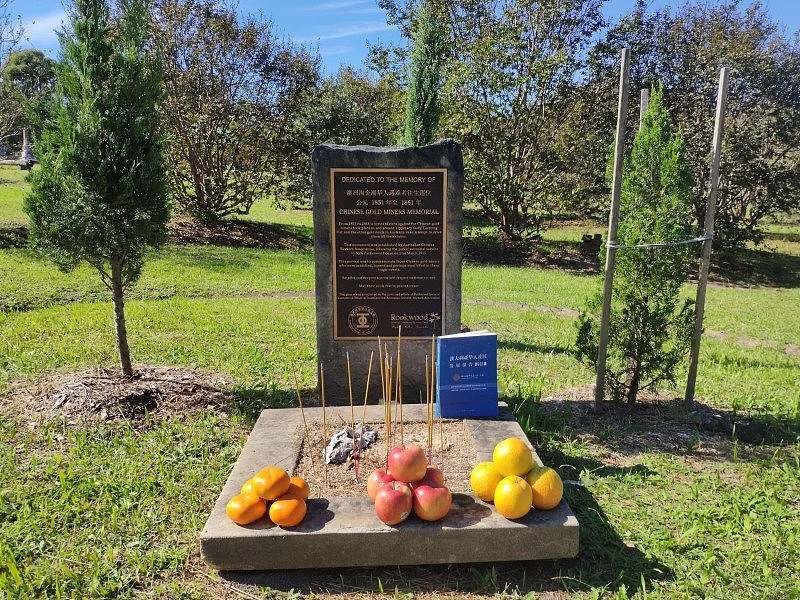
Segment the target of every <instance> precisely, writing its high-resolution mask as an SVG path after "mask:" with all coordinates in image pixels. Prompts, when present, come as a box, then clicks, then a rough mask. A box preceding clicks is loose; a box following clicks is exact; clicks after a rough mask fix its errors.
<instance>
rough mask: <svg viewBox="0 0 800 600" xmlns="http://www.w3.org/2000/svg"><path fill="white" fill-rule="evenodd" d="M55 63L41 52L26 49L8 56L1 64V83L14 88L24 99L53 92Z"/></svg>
mask: <svg viewBox="0 0 800 600" xmlns="http://www.w3.org/2000/svg"><path fill="white" fill-rule="evenodd" d="M54 66H55V61H54V60H53V59H52V58H48V57H47V56H45V55H44V53H43V52H42V51H41V50H36V49H34V48H28V49H26V50H19V51H16V52H12V53H11V54H9V55H8V58H7V59H6V61H5V63H4V64H3V82H4V83H7V84H9V85H12V86H14V87H15V88H16V89H17V90H18V91H19V92H20V94H22V96H23V97H25V98H35V97H37V96H44V95H46V94H48V93H50V92H51V91H53V84H54V83H55V69H54Z"/></svg>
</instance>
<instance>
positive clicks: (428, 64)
mask: <svg viewBox="0 0 800 600" xmlns="http://www.w3.org/2000/svg"><path fill="white" fill-rule="evenodd" d="M445 40H446V36H445V31H444V27H442V24H441V22H440V21H439V19H437V18H436V16H435V15H434V14H433V13H432V11H431V8H430V6H429V4H428V2H427V1H425V2H423V3H422V5H421V6H420V9H419V15H418V16H417V23H416V28H415V30H414V45H413V47H412V50H411V81H410V85H409V89H408V95H407V98H406V120H405V131H404V133H403V144H404V145H406V146H424V145H425V144H430V143H431V142H433V141H434V140H435V136H436V128H437V127H438V125H439V117H441V114H442V105H441V102H440V99H439V91H440V90H441V87H442V63H443V61H444V51H445Z"/></svg>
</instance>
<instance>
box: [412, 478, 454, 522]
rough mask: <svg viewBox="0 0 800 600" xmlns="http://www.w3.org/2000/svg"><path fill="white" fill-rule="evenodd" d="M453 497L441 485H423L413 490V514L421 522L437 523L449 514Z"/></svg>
mask: <svg viewBox="0 0 800 600" xmlns="http://www.w3.org/2000/svg"><path fill="white" fill-rule="evenodd" d="M452 503H453V496H452V495H451V494H450V490H449V489H448V488H447V487H446V486H443V485H435V484H433V485H427V484H423V485H420V486H417V487H416V488H414V502H413V508H414V514H415V515H417V516H418V517H419V518H420V519H422V520H423V521H438V520H439V519H442V518H444V517H445V516H446V515H447V513H448V512H450V505H451V504H452Z"/></svg>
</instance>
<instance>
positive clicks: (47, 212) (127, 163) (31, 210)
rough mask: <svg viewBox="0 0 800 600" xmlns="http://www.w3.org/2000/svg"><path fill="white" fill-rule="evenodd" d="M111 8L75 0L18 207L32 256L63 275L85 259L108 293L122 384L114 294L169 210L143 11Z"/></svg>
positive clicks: (121, 328)
mask: <svg viewBox="0 0 800 600" xmlns="http://www.w3.org/2000/svg"><path fill="white" fill-rule="evenodd" d="M117 8H118V13H117V14H118V17H116V18H113V17H112V15H111V10H110V7H109V5H108V2H107V1H106V0H75V3H74V6H73V10H72V12H71V31H65V32H62V33H61V34H60V36H59V37H60V42H61V50H62V55H63V58H62V60H61V62H60V63H58V64H57V65H56V92H55V94H54V96H53V99H52V101H51V102H50V103H49V104H48V105H47V107H46V111H45V116H44V117H43V122H42V123H41V126H42V133H41V135H40V137H39V140H38V142H37V145H36V151H37V156H38V157H39V160H40V163H41V164H40V168H39V169H38V170H35V171H33V172H32V175H31V179H30V182H31V191H30V193H29V194H28V195H27V196H26V198H25V204H24V207H25V211H26V212H27V214H28V216H29V219H30V233H31V242H32V244H33V246H34V248H35V249H37V250H38V251H40V252H41V253H43V254H45V255H47V256H49V257H50V258H51V259H52V260H53V261H54V262H55V263H56V264H57V265H58V266H59V267H60V268H61V269H62V270H65V271H66V270H70V269H72V268H74V267H75V266H76V265H77V264H78V263H79V262H81V261H86V262H87V263H89V264H90V265H92V266H93V267H94V268H95V269H96V270H97V272H98V273H99V275H100V277H101V278H102V281H103V283H104V284H105V285H106V287H108V289H109V290H110V291H111V295H112V299H113V304H114V317H115V328H116V336H117V345H118V349H119V358H120V364H121V367H122V372H123V373H124V374H125V375H127V376H132V375H133V368H132V365H131V358H130V350H129V346H128V337H127V328H126V323H125V309H124V294H125V291H126V290H127V289H128V288H129V287H130V286H131V285H132V284H133V283H134V282H135V281H136V280H137V279H138V278H139V275H140V273H141V269H142V265H143V261H144V252H145V250H146V248H147V247H149V246H156V245H158V244H160V243H162V242H163V240H164V239H165V237H166V224H167V220H168V218H169V207H168V203H167V199H166V188H165V174H164V167H163V165H164V161H163V158H162V143H161V138H160V128H159V117H158V112H157V110H156V109H157V106H158V101H159V99H160V97H161V75H160V69H159V67H158V63H157V61H156V59H155V58H154V57H153V55H152V54H151V53H150V52H149V50H148V34H147V19H148V6H147V5H146V3H145V0H120V1H119V4H118V6H117Z"/></svg>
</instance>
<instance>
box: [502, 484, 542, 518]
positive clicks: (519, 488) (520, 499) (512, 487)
mask: <svg viewBox="0 0 800 600" xmlns="http://www.w3.org/2000/svg"><path fill="white" fill-rule="evenodd" d="M532 502H533V491H532V490H531V486H529V485H528V482H527V481H525V480H524V479H523V478H522V477H519V476H517V475H509V476H508V477H503V479H502V480H501V481H500V483H498V484H497V488H496V489H495V491H494V507H495V508H496V509H497V512H499V513H500V514H501V515H503V516H504V517H505V518H506V519H519V518H521V517H524V516H525V515H527V514H528V511H529V510H530V509H531V504H532Z"/></svg>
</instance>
